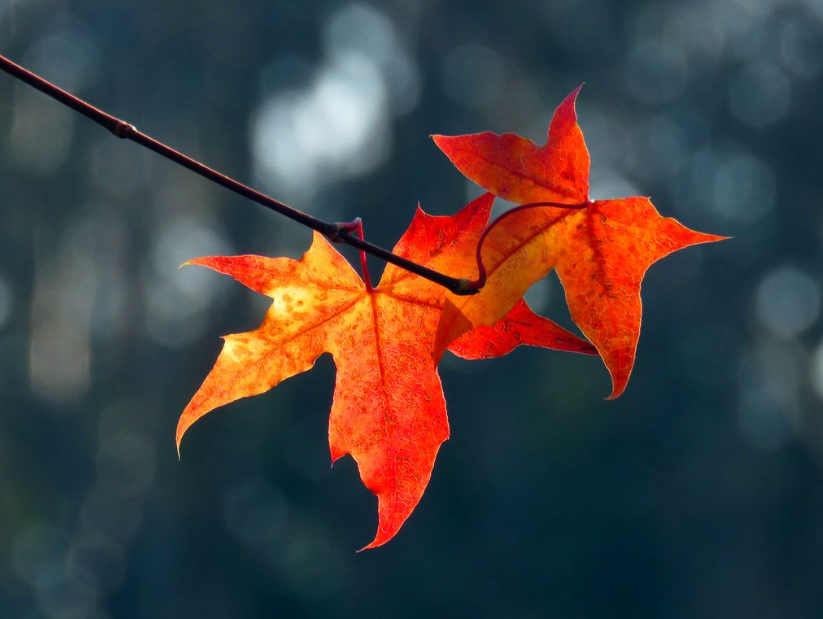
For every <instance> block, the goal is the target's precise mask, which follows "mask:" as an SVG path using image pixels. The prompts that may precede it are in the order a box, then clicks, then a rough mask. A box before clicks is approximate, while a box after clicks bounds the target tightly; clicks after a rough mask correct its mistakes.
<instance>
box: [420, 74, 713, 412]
mask: <svg viewBox="0 0 823 619" xmlns="http://www.w3.org/2000/svg"><path fill="white" fill-rule="evenodd" d="M579 91H580V88H577V89H576V90H574V91H573V92H572V93H571V94H570V95H569V96H568V97H567V98H566V99H565V100H564V101H563V103H561V105H560V106H559V107H558V108H557V111H556V112H555V114H554V117H553V118H552V121H551V124H550V127H549V133H548V139H547V142H546V144H545V145H543V146H538V145H536V144H534V143H533V142H531V141H530V140H527V139H526V138H523V137H520V136H518V135H514V134H504V135H496V134H494V133H489V132H486V133H479V134H474V135H461V136H454V137H447V136H441V135H435V136H433V139H434V141H435V142H436V143H437V145H438V146H439V147H440V149H441V150H442V151H443V152H444V153H445V154H446V156H447V157H448V158H449V159H450V160H451V161H452V163H454V164H455V166H456V167H457V168H458V169H459V170H460V171H461V172H462V173H463V174H464V175H466V176H467V177H468V178H470V179H471V180H473V181H474V182H476V183H477V184H478V185H480V186H481V187H483V188H485V189H487V190H488V191H491V192H492V193H494V194H495V195H497V196H500V197H501V198H504V199H506V200H510V201H512V202H517V203H519V204H527V203H533V202H556V203H562V204H569V205H574V206H576V207H578V208H575V209H566V208H556V207H540V208H533V209H527V210H522V211H520V212H513V213H512V214H511V216H510V217H505V218H503V219H502V220H500V222H499V224H498V225H496V226H495V227H494V228H493V229H492V230H491V231H490V233H489V234H488V237H487V238H486V240H485V244H484V246H483V250H482V257H483V262H484V264H485V265H486V270H487V274H488V280H487V282H486V284H485V286H484V288H483V290H482V291H481V292H480V294H478V295H475V296H473V297H458V296H455V295H449V302H448V303H447V306H446V307H445V310H444V315H443V319H442V321H441V324H440V326H439V333H438V337H437V343H436V348H437V351H442V350H445V348H446V346H447V345H448V343H450V342H451V341H453V340H454V339H455V338H456V337H458V336H460V335H461V334H462V333H464V332H466V331H468V330H469V329H471V328H472V327H477V326H479V325H489V324H493V323H494V322H495V321H496V320H498V319H499V318H500V317H501V316H503V315H504V314H506V312H508V311H509V310H510V308H511V307H512V306H513V305H514V304H515V303H516V302H517V301H518V300H519V299H520V298H521V297H522V295H523V293H525V291H526V290H527V289H528V288H529V286H531V285H532V284H533V283H534V282H535V281H537V280H539V279H541V278H543V277H544V276H545V275H546V274H547V273H549V272H550V271H551V270H552V269H555V270H556V271H557V274H558V276H559V277H560V281H561V282H562V284H563V287H564V289H565V292H566V302H567V304H568V306H569V312H570V314H571V317H572V320H574V322H575V324H577V325H578V326H579V327H580V329H581V330H582V331H583V334H584V335H585V336H586V338H588V339H589V340H590V341H591V342H592V343H593V344H594V346H595V347H596V348H597V350H598V352H599V353H600V355H601V357H602V358H603V361H604V363H605V364H606V367H607V368H608V370H609V373H610V374H611V378H612V393H611V395H610V396H609V397H610V398H615V397H617V396H619V395H620V394H621V393H622V392H623V391H624V390H625V388H626V385H627V383H628V380H629V376H630V374H631V371H632V367H633V365H634V359H635V352H636V349H637V342H638V339H639V336H640V323H641V317H642V305H641V300H640V286H641V282H642V280H643V277H644V275H645V272H646V270H647V269H648V268H649V266H651V265H652V264H653V263H654V262H656V261H657V260H659V259H661V258H663V257H664V256H666V255H668V254H670V253H672V252H674V251H677V250H679V249H682V248H684V247H687V246H689V245H694V244H697V243H709V242H712V241H719V240H722V239H724V238H726V237H721V236H715V235H711V234H703V233H700V232H695V231H692V230H689V229H688V228H686V227H684V226H682V225H681V224H680V223H678V222H677V221H676V220H674V219H671V218H664V217H661V216H660V215H659V213H658V212H657V210H655V208H654V206H653V205H652V203H651V201H650V200H649V199H648V198H641V197H633V198H622V199H617V200H595V201H592V200H590V199H589V152H588V150H587V149H586V144H585V142H584V140H583V132H582V131H581V129H580V127H579V126H578V124H577V114H576V112H575V101H576V99H577V95H578V93H579Z"/></svg>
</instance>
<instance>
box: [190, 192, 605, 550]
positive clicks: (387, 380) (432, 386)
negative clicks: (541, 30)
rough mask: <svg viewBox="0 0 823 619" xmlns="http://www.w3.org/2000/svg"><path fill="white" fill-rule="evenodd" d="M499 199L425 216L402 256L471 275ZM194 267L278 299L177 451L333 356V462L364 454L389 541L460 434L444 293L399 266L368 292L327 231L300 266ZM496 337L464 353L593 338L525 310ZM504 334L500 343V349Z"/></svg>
mask: <svg viewBox="0 0 823 619" xmlns="http://www.w3.org/2000/svg"><path fill="white" fill-rule="evenodd" d="M492 201H493V196H492V195H491V194H486V195H484V196H481V197H480V198H478V199H477V200H475V201H473V202H472V203H470V204H469V205H467V206H466V207H465V208H463V209H462V210H461V211H460V212H459V213H457V214H456V215H454V216H451V217H434V216H430V215H427V214H426V213H424V212H423V211H422V210H421V209H419V208H418V211H417V213H416V215H415V217H414V219H413V221H412V223H411V225H410V226H409V229H408V230H407V231H406V233H405V234H404V235H403V237H402V238H401V239H400V241H399V242H398V244H397V246H396V247H395V253H397V254H398V255H401V256H403V257H405V258H408V259H410V260H414V261H416V262H418V263H421V264H426V265H431V266H433V267H436V268H441V269H444V270H450V271H451V272H455V273H459V272H460V270H461V269H462V270H465V269H466V268H467V267H466V265H467V264H470V262H471V260H470V258H471V257H472V256H473V255H474V252H475V249H476V245H477V242H478V238H479V234H480V231H481V230H482V229H483V227H484V226H485V225H486V222H487V221H488V218H489V213H490V209H491V204H492ZM187 264H198V265H201V266H206V267H209V268H211V269H214V270H215V271H218V272H220V273H224V274H227V275H231V276H232V277H234V278H235V279H236V280H238V281H239V282H241V283H242V284H245V285H246V286H248V287H249V288H251V289H252V290H255V291H257V292H260V293H262V294H265V295H267V296H269V297H271V299H272V306H271V308H270V309H269V310H268V313H267V314H266V317H265V320H264V321H263V324H262V325H261V327H260V328H259V329H257V330H256V331H252V332H249V333H241V334H236V335H228V336H226V337H225V338H224V340H225V343H224V345H223V349H222V351H221V353H220V355H219V357H218V359H217V362H216V363H215V365H214V368H213V369H212V370H211V372H210V373H209V375H208V376H207V377H206V379H205V381H204V383H203V385H202V386H201V387H200V389H199V390H198V391H197V393H196V394H195V395H194V397H193V398H192V400H191V401H190V402H189V404H188V405H187V406H186V408H185V410H184V411H183V413H182V415H181V417H180V421H179V424H178V427H177V445H178V449H179V446H180V441H181V440H182V438H183V435H184V434H185V433H186V431H187V430H188V428H189V427H190V426H191V425H192V424H193V423H194V422H195V421H197V420H198V419H200V418H201V417H202V416H203V415H205V414H207V413H209V412H210V411H212V410H214V409H215V408H217V407H219V406H222V405H224V404H228V403H229V402H232V401H234V400H237V399H239V398H244V397H248V396H253V395H257V394H260V393H263V392H265V391H268V390H269V389H271V388H273V387H274V386H276V385H277V384H278V383H279V382H281V381H282V380H284V379H286V378H289V377H290V376H294V375H295V374H298V373H300V372H304V371H306V370H308V369H310V368H311V367H312V366H313V365H314V363H315V361H316V360H317V358H318V357H319V356H320V355H321V354H323V353H324V352H328V353H331V354H332V356H333V358H334V363H335V365H336V367H337V376H336V383H335V390H334V401H333V404H332V410H331V416H330V418H329V447H330V451H331V458H332V462H334V461H335V460H337V459H338V458H340V457H341V456H343V455H345V454H351V455H352V456H353V457H354V459H355V461H356V462H357V466H358V469H359V472H360V477H361V479H362V480H363V483H364V484H365V485H366V487H367V488H369V490H371V491H372V492H373V493H374V494H375V495H377V498H378V520H379V522H378V529H377V533H376V535H375V538H374V540H373V541H372V542H371V543H370V544H369V545H368V546H366V548H373V547H375V546H379V545H381V544H384V543H385V542H387V541H388V540H389V539H391V538H392V537H393V536H394V535H395V534H396V533H397V531H398V530H399V529H400V527H401V526H402V524H403V522H404V521H405V520H406V519H407V518H408V517H409V515H410V514H411V513H412V511H413V510H414V508H415V506H416V505H417V504H418V502H419V501H420V498H421V496H422V495H423V491H424V490H425V488H426V485H427V484H428V481H429V478H430V476H431V471H432V467H433V466H434V461H435V457H436V455H437V451H438V449H439V447H440V445H441V444H442V443H443V441H445V440H446V439H447V438H448V436H449V426H448V421H447V417H446V404H445V400H444V397H443V390H442V388H441V385H440V378H439V376H438V374H437V369H436V362H435V359H434V346H435V336H436V330H437V325H438V322H439V320H440V316H441V313H442V307H443V303H444V301H445V289H444V288H442V287H440V286H438V285H435V284H433V283H432V282H430V281H428V280H425V279H422V278H420V277H418V276H415V275H413V274H411V273H409V272H408V271H404V270H402V269H400V268H398V267H396V266H394V265H391V264H389V265H388V266H387V267H386V270H385V272H384V274H383V277H382V279H381V282H380V285H379V286H378V287H377V288H375V289H374V290H369V289H368V287H367V286H366V285H365V284H364V282H363V280H362V279H361V278H360V276H359V275H358V274H357V273H356V272H355V271H354V270H353V269H352V267H351V266H350V265H349V263H348V262H347V261H346V260H345V259H344V258H343V256H341V255H340V254H339V253H338V252H337V250H335V249H334V248H333V247H332V246H331V245H330V243H329V242H328V241H326V240H325V239H324V238H323V237H322V236H321V235H319V234H317V233H315V235H314V241H313V243H312V246H311V248H310V249H309V251H308V252H307V253H306V254H305V255H304V256H303V258H302V259H301V260H291V259H287V258H264V257H260V256H235V257H210V258H197V259H195V260H192V261H191V262H190V263H187ZM495 328H496V329H497V330H496V331H495V330H494V329H495ZM486 331H487V332H486V333H481V334H480V335H478V334H471V333H468V334H466V336H465V338H464V339H463V340H462V343H460V344H458V345H457V346H458V354H462V355H463V356H465V357H467V358H481V357H483V353H482V345H481V340H489V341H492V343H491V344H490V345H491V346H492V347H496V348H497V349H500V350H502V349H503V348H505V347H507V346H508V347H509V350H510V349H511V348H513V347H514V346H515V345H517V344H518V343H526V344H528V343H533V344H535V345H542V346H549V347H551V346H552V345H553V344H555V343H556V344H557V346H556V347H559V348H565V349H570V350H579V351H581V352H587V349H586V347H587V343H586V342H583V341H582V340H580V339H579V338H577V337H576V336H574V335H573V334H571V333H568V332H565V331H564V330H562V329H561V328H560V327H558V326H557V325H554V323H551V322H550V321H547V320H545V319H541V318H540V317H538V316H536V315H535V314H533V313H532V312H531V311H530V310H528V308H527V307H526V306H525V304H523V305H522V306H518V307H517V308H516V311H513V313H512V314H511V316H505V317H504V318H503V319H502V321H501V325H499V326H495V327H494V328H491V327H490V328H486ZM498 337H499V338H501V341H500V342H499V343H494V342H493V340H494V339H495V338H498ZM512 338H514V340H513V339H512ZM515 340H517V341H516V342H515ZM589 352H590V351H589Z"/></svg>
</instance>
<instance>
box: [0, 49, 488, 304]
mask: <svg viewBox="0 0 823 619" xmlns="http://www.w3.org/2000/svg"><path fill="white" fill-rule="evenodd" d="M0 69H2V70H3V71H5V72H6V73H8V74H10V75H12V76H14V77H16V78H17V79H19V80H21V81H23V82H25V83H26V84H28V85H29V86H32V87H34V88H36V89H37V90H39V91H41V92H43V93H45V94H47V95H48V96H50V97H52V98H53V99H56V100H57V101H59V102H60V103H62V104H63V105H66V106H68V107H70V108H71V109H73V110H74V111H76V112H79V113H80V114H82V115H83V116H85V117H86V118H89V119H91V120H93V121H94V122H96V123H97V124H99V125H101V126H103V127H105V128H106V129H108V130H109V131H111V132H112V133H113V134H114V135H116V136H117V137H118V138H121V139H127V140H131V141H132V142H136V143H137V144H140V145H141V146H144V147H145V148H148V149H149V150H152V151H154V152H155V153H157V154H158V155H161V156H163V157H165V158H166V159H169V160H171V161H173V162H175V163H177V164H178V165H181V166H183V167H184V168H187V169H189V170H191V171H192V172H194V173H196V174H199V175H200V176H202V177H204V178H206V179H208V180H210V181H212V182H215V183H217V184H218V185H222V186H223V187H225V188H226V189H229V190H230V191H233V192H234V193H237V194H239V195H241V196H243V197H245V198H248V199H249V200H252V201H254V202H257V203H258V204H260V205H262V206H265V207H266V208H268V209H271V210H273V211H274V212H276V213H279V214H281V215H284V216H286V217H288V218H289V219H292V220H294V221H296V222H297V223H300V224H303V225H304V226H306V227H308V228H311V229H312V230H316V231H318V232H320V233H321V234H323V235H325V236H326V237H328V238H329V239H330V240H332V241H334V242H335V243H345V244H346V245H351V246H352V247H356V248H357V249H359V250H360V251H361V252H366V253H368V254H371V255H372V256H375V257H377V258H380V259H382V260H385V261H386V262H391V263H392V264H395V265H397V266H399V267H400V268H403V269H405V270H407V271H410V272H411V273H414V274H415V275H419V276H420V277H423V278H425V279H428V280H430V281H432V282H434V283H435V284H439V285H441V286H444V287H445V288H447V289H448V290H450V291H451V292H453V293H455V294H458V295H468V294H476V293H477V292H478V291H479V290H480V288H479V287H476V286H470V282H469V280H467V279H462V278H454V277H449V276H448V275H444V274H443V273H439V272H437V271H434V270H432V269H429V268H427V267H424V266H423V265H420V264H417V263H416V262H412V261H410V260H406V259H405V258H401V257H400V256H397V255H395V254H393V253H392V252H390V251H388V250H387V249H383V248H382V247H378V246H377V245H373V244H372V243H369V242H367V241H364V240H362V239H361V238H358V237H357V236H354V235H352V234H351V232H352V231H353V230H352V229H351V228H350V227H349V225H348V224H336V223H330V222H326V221H322V220H320V219H317V218H315V217H312V216H311V215H308V214H306V213H303V212H301V211H299V210H297V209H295V208H292V207H291V206H289V205H287V204H284V203H283V202H280V201H278V200H275V199H274V198H271V197H269V196H267V195H265V194H262V193H260V192H259V191H256V190H254V189H252V188H251V187H248V186H246V185H243V184H242V183H239V182H237V181H236V180H234V179H232V178H230V177H228V176H226V175H225V174H221V173H220V172H217V171H216V170H213V169H211V168H209V167H208V166H205V165H203V164H202V163H200V162H199V161H195V160H194V159H192V158H191V157H187V156H186V155H184V154H183V153H181V152H179V151H176V150H174V149H173V148H171V147H169V146H166V145H165V144H163V143H162V142H158V141H157V140H155V139H153V138H151V137H149V136H148V135H146V134H145V133H141V132H140V131H138V130H137V129H136V128H135V127H134V125H132V124H130V123H127V122H125V121H123V120H120V119H119V118H115V117H114V116H112V115H110V114H107V113H106V112H104V111H102V110H99V109H97V108H96V107H94V106H93V105H91V104H89V103H87V102H85V101H83V100H82V99H79V98H78V97H75V96H74V95H72V94H70V93H68V92H66V91H65V90H63V89H62V88H59V87H58V86H55V85H54V84H52V83H51V82H49V81H48V80H45V79H43V78H42V77H40V76H39V75H36V74H34V73H32V72H31V71H29V70H27V69H24V68H23V67H21V66H20V65H18V64H15V63H14V62H12V61H11V60H9V59H8V58H6V57H4V56H2V55H0Z"/></svg>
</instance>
